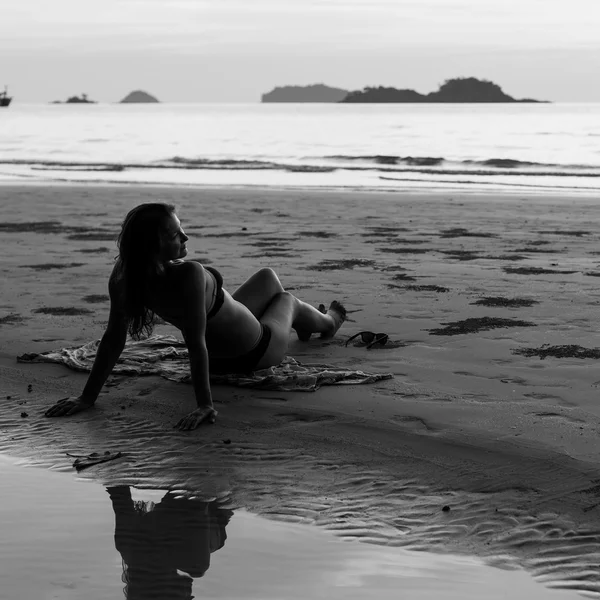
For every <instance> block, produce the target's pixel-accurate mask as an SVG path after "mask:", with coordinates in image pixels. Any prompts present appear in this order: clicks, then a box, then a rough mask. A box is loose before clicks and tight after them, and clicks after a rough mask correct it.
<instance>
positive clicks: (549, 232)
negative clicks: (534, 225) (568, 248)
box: [537, 229, 592, 237]
mask: <svg viewBox="0 0 600 600" xmlns="http://www.w3.org/2000/svg"><path fill="white" fill-rule="evenodd" d="M537 233H541V234H546V235H570V236H573V237H582V236H584V235H590V234H591V233H592V232H591V231H583V230H580V229H574V230H572V231H569V230H561V229H551V230H548V229H546V230H543V231H538V232H537Z"/></svg>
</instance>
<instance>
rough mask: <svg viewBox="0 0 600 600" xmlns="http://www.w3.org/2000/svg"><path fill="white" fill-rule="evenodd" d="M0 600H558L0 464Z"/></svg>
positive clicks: (503, 574)
mask: <svg viewBox="0 0 600 600" xmlns="http://www.w3.org/2000/svg"><path fill="white" fill-rule="evenodd" d="M0 481H1V482H2V483H1V485H0V489H1V492H2V495H1V497H2V500H1V502H0V531H1V533H2V535H1V536H0V599H1V600H37V599H40V600H41V599H43V600H46V599H48V600H49V599H53V600H55V599H57V600H75V599H77V600H78V599H82V598H85V599H86V600H104V599H107V600H108V599H111V600H112V599H117V598H128V599H129V600H133V599H138V598H139V599H144V600H149V599H152V598H157V599H158V598H160V599H161V600H175V599H189V598H192V597H195V598H197V599H199V598H207V599H212V598H214V599H216V598H219V599H227V600H236V599H248V598H252V599H257V600H258V599H263V600H270V599H273V600H275V599H277V600H280V599H281V600H284V599H285V600H287V599H290V600H296V599H297V600H300V599H307V598H316V599H320V598H327V599H328V600H336V599H338V598H339V599H342V598H343V599H344V600H353V599H357V600H358V599H364V598H376V599H378V600H379V599H382V600H387V599H388V598H389V599H391V598H394V599H397V598H403V599H408V600H411V599H434V598H435V599H440V598H444V599H445V598H456V599H459V598H460V599H469V598H473V599H475V598H477V599H478V600H479V599H481V598H486V599H488V598H489V599H500V598H510V599H511V600H518V599H521V598H523V599H528V600H529V599H533V600H536V599H544V600H545V599H557V600H559V599H562V598H565V599H566V598H579V597H580V596H578V595H577V594H575V593H573V592H562V591H556V590H550V589H547V588H545V587H543V586H542V585H540V584H538V583H536V582H535V581H534V580H533V579H532V578H531V577H530V576H529V575H528V574H526V573H525V572H523V571H506V570H500V569H496V568H492V567H489V566H485V565H483V564H482V563H480V562H479V561H478V560H476V559H473V558H466V557H462V556H451V555H440V554H431V553H425V552H411V551H407V550H403V549H400V548H389V547H385V546H376V545H372V544H365V543H359V542H349V541H343V540H341V539H339V538H337V537H335V536H334V535H333V534H332V533H331V532H329V531H326V530H323V529H320V528H317V527H314V526H309V525H303V524H293V523H285V522H281V521H273V520H268V519H265V518H262V517H258V516H256V515H253V514H250V513H248V512H247V511H244V510H241V509H236V510H231V508H230V507H228V506H227V505H225V504H224V503H223V502H219V501H217V500H215V501H205V500H204V501H203V500H199V499H194V498H189V497H183V496H180V495H178V494H176V493H169V492H166V491H160V490H138V489H135V488H131V487H129V486H114V487H111V488H105V487H103V486H101V485H99V484H97V483H94V482H92V481H89V480H78V479H76V478H75V477H74V476H72V475H70V474H67V473H59V472H56V471H50V470H44V469H39V468H31V467H25V466H23V465H20V464H17V463H16V462H15V461H13V460H12V459H9V458H8V457H4V456H1V455H0Z"/></svg>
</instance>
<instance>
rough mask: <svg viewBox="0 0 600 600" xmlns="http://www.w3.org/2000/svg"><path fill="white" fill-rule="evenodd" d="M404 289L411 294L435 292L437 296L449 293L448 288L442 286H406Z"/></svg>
mask: <svg viewBox="0 0 600 600" xmlns="http://www.w3.org/2000/svg"><path fill="white" fill-rule="evenodd" d="M406 289H407V290H410V291H411V292H436V293H438V294H441V293H443V292H449V291H450V289H449V288H447V287H444V286H442V285H407V286H406Z"/></svg>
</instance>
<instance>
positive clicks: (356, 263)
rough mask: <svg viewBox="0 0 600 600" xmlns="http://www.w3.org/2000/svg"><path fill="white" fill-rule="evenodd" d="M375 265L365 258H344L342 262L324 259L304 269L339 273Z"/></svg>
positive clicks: (372, 261)
mask: <svg viewBox="0 0 600 600" xmlns="http://www.w3.org/2000/svg"><path fill="white" fill-rule="evenodd" d="M374 265H375V261H374V260H367V259H365V258H346V259H342V260H332V259H326V260H322V261H321V262H320V263H317V264H316V265H310V266H308V267H304V269H305V270H307V271H340V270H342V269H354V267H372V266H374Z"/></svg>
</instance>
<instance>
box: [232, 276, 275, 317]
mask: <svg viewBox="0 0 600 600" xmlns="http://www.w3.org/2000/svg"><path fill="white" fill-rule="evenodd" d="M284 291H285V290H284V289H283V286H282V285H281V281H279V277H277V274H276V273H275V271H273V269H269V268H268V267H265V268H264V269H260V270H259V271H257V272H256V273H254V275H252V277H250V278H249V279H248V280H247V281H245V282H244V283H243V284H242V285H241V286H240V287H239V288H238V289H237V290H235V292H233V294H232V295H231V296H232V298H233V299H234V300H237V301H238V302H240V303H241V304H243V305H244V306H246V307H247V308H248V309H249V310H250V312H251V313H252V314H253V315H254V316H255V317H256V318H257V319H260V318H261V317H262V316H263V314H264V312H265V311H266V310H267V307H268V306H269V305H270V304H271V302H272V301H273V298H275V296H277V294H280V293H281V292H284Z"/></svg>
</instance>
